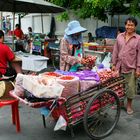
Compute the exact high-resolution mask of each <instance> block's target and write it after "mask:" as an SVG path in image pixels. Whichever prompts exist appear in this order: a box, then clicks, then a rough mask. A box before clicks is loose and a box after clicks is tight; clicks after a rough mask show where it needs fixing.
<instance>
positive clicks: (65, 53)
mask: <svg viewBox="0 0 140 140" xmlns="http://www.w3.org/2000/svg"><path fill="white" fill-rule="evenodd" d="M81 47H82V57H83V56H84V50H83V46H81ZM78 63H79V60H78V59H77V57H75V56H74V54H73V45H72V44H69V43H68V41H67V40H66V39H64V38H63V39H62V40H61V44H60V70H64V71H69V70H70V68H71V66H73V65H75V64H78Z"/></svg>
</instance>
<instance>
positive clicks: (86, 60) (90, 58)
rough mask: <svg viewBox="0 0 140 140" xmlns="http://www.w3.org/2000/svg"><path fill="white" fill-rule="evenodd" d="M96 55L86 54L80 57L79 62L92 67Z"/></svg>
mask: <svg viewBox="0 0 140 140" xmlns="http://www.w3.org/2000/svg"><path fill="white" fill-rule="evenodd" d="M96 58H97V57H96V56H92V55H88V56H85V57H84V58H82V60H81V64H83V65H84V66H86V67H89V68H92V67H93V66H95V61H96Z"/></svg>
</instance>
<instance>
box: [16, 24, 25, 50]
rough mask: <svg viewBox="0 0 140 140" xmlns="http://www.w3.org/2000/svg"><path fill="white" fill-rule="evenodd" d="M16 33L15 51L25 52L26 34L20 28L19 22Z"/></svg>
mask: <svg viewBox="0 0 140 140" xmlns="http://www.w3.org/2000/svg"><path fill="white" fill-rule="evenodd" d="M14 35H15V37H16V43H15V51H22V52H24V51H25V49H24V41H23V39H24V34H23V31H22V30H21V28H20V25H19V24H16V29H15V30H14Z"/></svg>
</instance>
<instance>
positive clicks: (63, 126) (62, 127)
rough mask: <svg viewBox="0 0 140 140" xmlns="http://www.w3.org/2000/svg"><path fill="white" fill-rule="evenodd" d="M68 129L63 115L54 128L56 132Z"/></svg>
mask: <svg viewBox="0 0 140 140" xmlns="http://www.w3.org/2000/svg"><path fill="white" fill-rule="evenodd" d="M66 128H67V122H66V120H65V119H64V118H63V116H62V115H60V117H59V119H58V121H57V122H56V125H55V127H54V131H57V130H64V131H65V130H66Z"/></svg>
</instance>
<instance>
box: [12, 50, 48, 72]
mask: <svg viewBox="0 0 140 140" xmlns="http://www.w3.org/2000/svg"><path fill="white" fill-rule="evenodd" d="M15 56H16V58H15V61H22V69H23V70H28V71H34V72H38V71H41V70H42V69H45V68H47V61H48V60H49V58H47V57H44V56H40V55H32V54H29V53H23V52H20V51H19V52H15Z"/></svg>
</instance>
